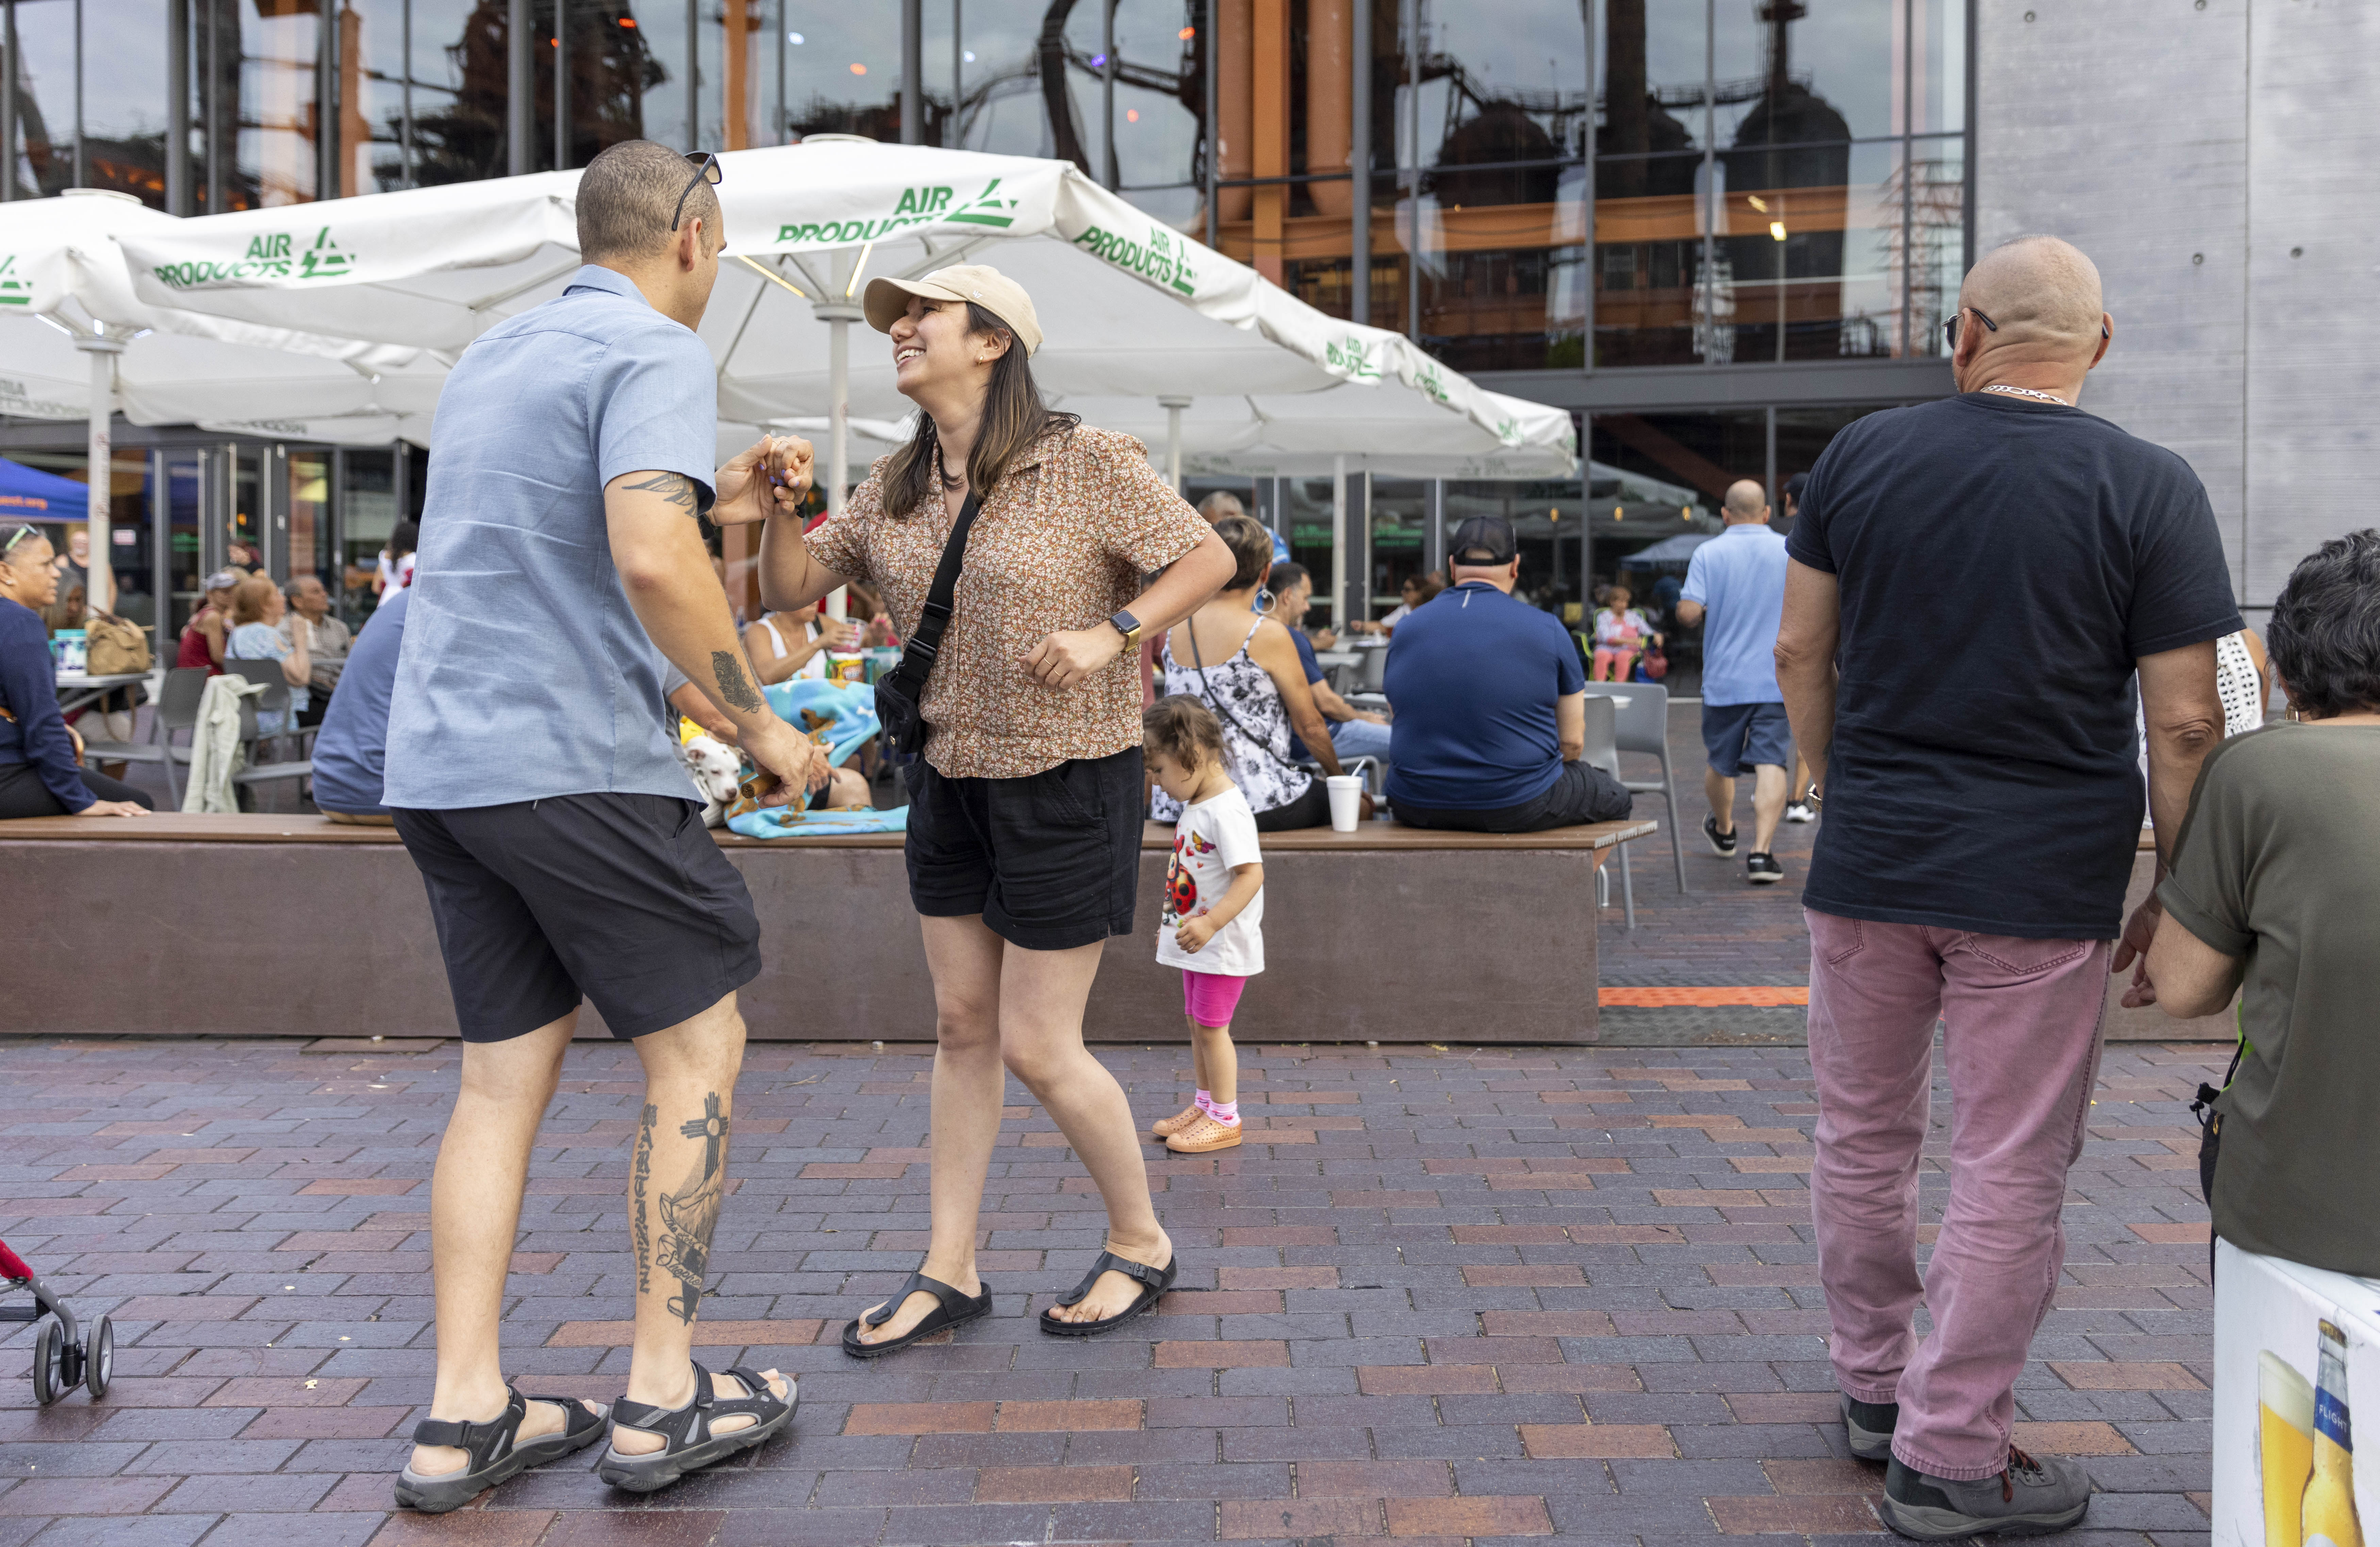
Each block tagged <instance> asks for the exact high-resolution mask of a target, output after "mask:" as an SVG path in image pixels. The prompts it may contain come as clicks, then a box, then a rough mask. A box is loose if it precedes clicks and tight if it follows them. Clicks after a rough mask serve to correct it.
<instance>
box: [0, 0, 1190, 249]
mask: <svg viewBox="0 0 2380 1547" xmlns="http://www.w3.org/2000/svg"><path fill="white" fill-rule="evenodd" d="M1211 3H1212V0H1209V4H1210V6H1211ZM0 32H5V33H6V36H5V38H0V44H5V46H6V48H7V51H8V73H7V74H6V75H5V76H0V174H5V176H0V202H6V201H9V200H13V199H15V198H16V197H17V72H18V62H17V0H0Z"/></svg>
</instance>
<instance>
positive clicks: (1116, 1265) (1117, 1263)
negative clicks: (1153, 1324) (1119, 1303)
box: [1041, 1251, 1182, 1337]
mask: <svg viewBox="0 0 2380 1547" xmlns="http://www.w3.org/2000/svg"><path fill="white" fill-rule="evenodd" d="M1181 1266H1182V1257H1181V1254H1180V1253H1179V1252H1176V1253H1175V1254H1174V1256H1173V1260H1172V1261H1169V1262H1168V1263H1166V1264H1165V1266H1163V1267H1161V1268H1152V1267H1150V1266H1148V1265H1147V1263H1145V1262H1135V1261H1129V1260H1128V1259H1125V1258H1122V1257H1118V1256H1117V1255H1116V1254H1115V1253H1114V1252H1112V1251H1102V1252H1100V1253H1099V1261H1096V1262H1093V1263H1092V1264H1091V1271H1090V1272H1089V1273H1085V1274H1084V1275H1083V1282H1082V1283H1080V1284H1077V1285H1075V1292H1074V1293H1073V1294H1071V1295H1069V1296H1067V1297H1065V1298H1064V1299H1062V1300H1060V1301H1059V1302H1058V1303H1059V1304H1060V1305H1062V1306H1066V1305H1080V1304H1082V1303H1083V1297H1085V1296H1087V1295H1088V1294H1089V1293H1090V1292H1091V1285H1095V1284H1097V1283H1098V1282H1099V1275H1100V1274H1101V1273H1122V1274H1123V1276H1124V1277H1126V1278H1130V1279H1137V1280H1138V1281H1139V1282H1140V1283H1141V1285H1143V1288H1142V1289H1141V1291H1140V1297H1139V1298H1137V1299H1135V1300H1134V1301H1133V1302H1132V1304H1130V1305H1128V1306H1126V1307H1124V1308H1123V1309H1122V1310H1119V1311H1117V1312H1116V1313H1115V1314H1114V1315H1113V1316H1110V1317H1107V1318H1105V1319H1104V1320H1101V1321H1098V1322H1061V1321H1059V1320H1058V1319H1057V1318H1056V1317H1054V1316H1052V1315H1050V1313H1049V1312H1048V1311H1046V1310H1045V1311H1043V1312H1042V1313H1041V1330H1042V1331H1043V1332H1045V1333H1048V1334H1050V1336H1052V1337H1097V1336H1099V1334H1101V1333H1103V1332H1112V1331H1114V1330H1115V1329H1116V1328H1118V1327H1120V1326H1123V1324H1124V1323H1125V1322H1129V1321H1131V1320H1132V1319H1133V1318H1134V1317H1135V1316H1137V1315H1139V1314H1140V1313H1141V1312H1142V1311H1144V1310H1147V1309H1150V1308H1151V1307H1152V1306H1154V1305H1156V1304H1157V1302H1158V1300H1159V1299H1160V1297H1163V1295H1164V1294H1165V1292H1166V1291H1167V1290H1168V1289H1171V1288H1172V1287H1173V1275H1174V1273H1175V1272H1176V1270H1178V1269H1179V1268H1180V1267H1181Z"/></svg>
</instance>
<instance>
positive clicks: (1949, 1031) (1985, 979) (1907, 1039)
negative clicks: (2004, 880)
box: [1804, 910, 2111, 1480]
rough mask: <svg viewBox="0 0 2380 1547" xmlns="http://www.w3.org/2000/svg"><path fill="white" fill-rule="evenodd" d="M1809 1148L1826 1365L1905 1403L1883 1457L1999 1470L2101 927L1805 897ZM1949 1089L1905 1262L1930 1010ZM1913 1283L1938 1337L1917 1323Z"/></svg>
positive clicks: (2099, 1003) (1913, 1212) (2036, 1308)
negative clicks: (1925, 1232)
mask: <svg viewBox="0 0 2380 1547" xmlns="http://www.w3.org/2000/svg"><path fill="white" fill-rule="evenodd" d="M1804 917H1805V918H1806V919H1807V920H1809V926H1810V1066H1811V1068H1812V1070H1813V1071H1814V1072H1815V1075H1816V1077H1817V1087H1818V1132H1817V1156H1816V1160H1815V1163H1814V1165H1813V1168H1812V1171H1811V1174H1810V1195H1811V1198H1810V1201H1811V1211H1812V1213H1813V1214H1814V1215H1815V1219H1816V1224H1817V1234H1818V1278H1819V1282H1820V1283H1821V1284H1823V1285H1825V1286H1826V1293H1827V1311H1828V1317H1829V1319H1830V1320H1831V1322H1833V1326H1834V1336H1833V1339H1832V1341H1831V1343H1830V1345H1829V1349H1828V1352H1829V1355H1830V1357H1831V1358H1832V1359H1833V1361H1834V1367H1835V1379H1836V1381H1837V1382H1838V1383H1840V1385H1841V1387H1842V1389H1843V1390H1844V1391H1845V1392H1846V1393H1848V1394H1849V1395H1852V1396H1854V1397H1857V1398H1858V1399H1859V1400H1861V1401H1863V1402H1894V1401H1898V1402H1899V1403H1900V1422H1899V1424H1898V1426H1897V1427H1896V1429H1895V1431H1894V1433H1893V1441H1892V1449H1893V1453H1894V1454H1895V1455H1897V1456H1900V1459H1901V1461H1902V1463H1903V1464H1905V1465H1907V1466H1911V1467H1914V1468H1918V1469H1919V1470H1921V1471H1926V1472H1931V1473H1933V1474H1934V1475H1935V1476H1937V1477H1944V1478H1953V1479H1962V1480H1971V1479H1974V1478H1985V1477H1994V1476H1997V1475H1998V1473H1999V1472H2000V1470H2001V1469H2002V1468H2004V1467H2006V1466H2007V1464H2008V1448H2009V1424H2010V1419H2011V1418H2012V1417H2013V1415H2014V1412H2015V1407H2016V1399H2015V1395H2014V1388H2015V1385H2016V1378H2017V1376H2018V1374H2019V1373H2020V1372H2021V1371H2022V1370H2023V1369H2024V1361H2025V1354H2026V1351H2027V1349H2028V1348H2029V1347H2030V1346H2031V1345H2032V1342H2033V1334H2034V1331H2035V1330H2036V1329H2038V1328H2039V1327H2040V1325H2041V1322H2042V1318H2043V1317H2045V1316H2046V1315H2048V1314H2049V1307H2050V1301H2051V1298H2052V1297H2053V1296H2054V1295H2055V1294H2056V1292H2057V1287H2058V1273H2059V1271H2060V1269H2061V1268H2062V1266H2063V1265H2064V1262H2065V1259H2066V1233H2065V1231H2064V1229H2063V1228H2062V1226H2061V1225H2060V1224H2059V1222H2058V1209H2059V1207H2060V1205H2061V1204H2063V1202H2064V1201H2065V1198H2066V1173H2067V1170H2068V1168H2069V1167H2070V1166H2071V1165H2073V1163H2074V1162H2075V1160H2076V1159H2077V1158H2078V1157H2079V1156H2080V1155H2081V1154H2082V1153H2083V1124H2084V1121H2085V1119H2086V1117H2087V1116H2088V1115H2089V1113H2090V1110H2091V1090H2092V1087H2093V1086H2094V1084H2095V1083H2096V1080H2097V1078H2098V1071H2099V1045H2100V1042H2099V1032H2100V1017H2101V1012H2102V1010H2103V1008H2104V1006H2105V1005H2106V1004H2107V953H2108V950H2109V948H2110V944H2111V943H2110V942H2107V941H2104V940H2021V939H2015V938H2012V937H2010V936H2007V935H1989V934H1971V933H1969V932H1965V931H1963V930H1953V929H1935V928H1929V927H1924V926H1920V925H1915V924H1878V923H1873V922H1870V921H1868V920H1860V919H1843V918H1838V917H1836V916H1834V915H1832V914H1827V913H1818V912H1815V911H1810V910H1804ZM1937 1016H1938V1017H1940V1019H1941V1021H1942V1023H1943V1036H1942V1044H1943V1053H1944V1056H1945V1059H1946V1061H1947V1063H1948V1065H1949V1084H1950V1090H1951V1095H1952V1098H1953V1102H1954V1104H1953V1106H1952V1109H1951V1115H1950V1154H1949V1173H1950V1195H1949V1201H1948V1202H1947V1203H1946V1204H1945V1205H1944V1207H1943V1210H1942V1229H1941V1235H1940V1238H1939V1239H1938V1240H1937V1241H1936V1243H1935V1246H1934V1261H1933V1262H1932V1265H1931V1266H1929V1267H1928V1268H1927V1269H1926V1271H1925V1281H1924V1283H1923V1284H1922V1285H1921V1284H1920V1282H1919V1280H1918V1276H1917V1182H1918V1170H1919V1165H1918V1157H1919V1155H1920V1153H1921V1151H1922V1150H1923V1148H1924V1146H1925V1131H1926V1122H1927V1117H1928V1115H1929V1114H1928V1107H1929V1103H1930V1099H1931V1097H1932V1094H1933V1061H1934V1060H1933V1052H1934V1022H1935V1019H1936V1017H1937ZM1921 1294H1923V1296H1924V1297H1925V1306H1926V1309H1927V1310H1929V1311H1930V1312H1931V1313H1932V1315H1933V1319H1934V1331H1933V1334H1931V1335H1930V1336H1928V1337H1927V1338H1926V1340H1925V1343H1923V1344H1922V1345H1921V1344H1918V1343H1917V1342H1916V1341H1915V1338H1914V1336H1913V1334H1912V1332H1911V1327H1910V1319H1911V1316H1912V1314H1913V1312H1914V1311H1915V1309H1916V1308H1917V1301H1918V1297H1919V1296H1920V1295H1921Z"/></svg>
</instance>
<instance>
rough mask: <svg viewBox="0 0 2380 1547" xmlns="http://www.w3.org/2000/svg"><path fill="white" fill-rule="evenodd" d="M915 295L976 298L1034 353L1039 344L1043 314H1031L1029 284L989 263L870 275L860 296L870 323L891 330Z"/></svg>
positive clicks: (1027, 350) (944, 298) (971, 299)
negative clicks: (920, 273) (920, 274)
mask: <svg viewBox="0 0 2380 1547" xmlns="http://www.w3.org/2000/svg"><path fill="white" fill-rule="evenodd" d="M911 296H924V297H927V298H929V299H932V300H955V301H973V302H975V304H976V305H977V306H980V307H982V308H983V309H984V310H985V311H989V312H990V313H991V314H992V315H993V316H995V317H997V318H999V319H1000V320H1001V321H1002V322H1003V323H1007V324H1008V330H1009V331H1010V332H1011V333H1014V335H1016V336H1017V339H1018V340H1019V341H1020V342H1021V343H1023V344H1024V346H1025V353H1026V357H1027V358H1030V357H1031V356H1032V355H1033V354H1034V353H1035V352H1037V351H1038V350H1039V348H1040V347H1041V319H1039V318H1038V317H1036V316H1035V315H1034V314H1033V298H1032V297H1031V296H1028V295H1026V293H1025V286H1022V285H1019V284H1017V283H1016V281H1014V280H1013V279H1011V278H1009V277H1008V276H1007V275H1006V274H1002V273H1001V272H1000V271H999V270H998V269H995V268H993V267H992V266H991V265H990V264H989V263H953V264H952V265H951V266H950V267H949V268H947V269H936V270H935V271H934V272H933V273H931V274H928V275H927V276H926V277H925V278H923V279H871V280H869V281H868V288H867V290H866V291H864V292H863V293H862V295H861V300H862V303H863V304H864V305H865V307H866V309H867V311H868V326H869V327H872V328H874V329H875V330H876V331H877V332H879V333H891V332H892V323H893V322H894V320H895V319H897V318H899V317H900V316H901V315H902V314H903V313H904V312H905V311H908V310H909V298H910V297H911Z"/></svg>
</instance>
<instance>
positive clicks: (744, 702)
mask: <svg viewBox="0 0 2380 1547" xmlns="http://www.w3.org/2000/svg"><path fill="white" fill-rule="evenodd" d="M710 675H711V676H712V677H714V678H715V679H717V681H718V683H719V701H720V702H722V703H723V704H725V705H726V706H727V707H728V708H730V709H740V710H742V711H744V713H747V714H758V713H760V711H761V710H763V709H765V708H767V707H768V704H767V700H763V699H762V698H761V697H760V690H759V688H755V687H753V686H752V679H751V678H750V677H749V676H746V675H745V673H744V656H743V653H742V652H739V651H733V650H714V651H712V652H710Z"/></svg>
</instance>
